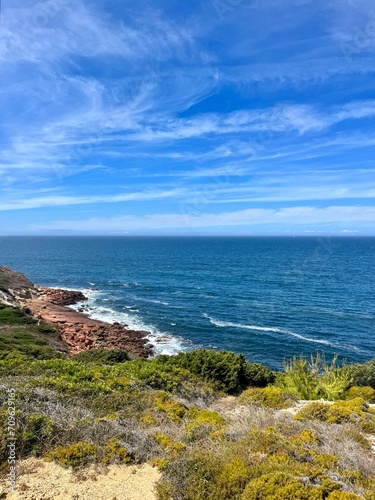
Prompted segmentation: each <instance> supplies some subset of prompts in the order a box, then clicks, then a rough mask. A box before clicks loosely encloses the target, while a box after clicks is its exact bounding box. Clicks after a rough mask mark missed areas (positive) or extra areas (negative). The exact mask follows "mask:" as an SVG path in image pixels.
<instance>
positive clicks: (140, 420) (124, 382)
mask: <svg viewBox="0 0 375 500" xmlns="http://www.w3.org/2000/svg"><path fill="white" fill-rule="evenodd" d="M10 309H11V310H9V308H5V307H3V308H2V309H1V310H2V311H5V312H4V314H5V316H4V318H5V319H6V318H9V321H11V322H12V321H25V322H24V323H13V324H12V325H10V324H8V326H7V325H6V324H5V326H4V323H3V328H2V330H1V333H0V386H1V387H2V388H6V387H9V384H11V385H12V387H13V386H14V387H16V389H17V408H19V410H18V412H17V415H16V419H17V442H18V450H19V456H18V458H23V457H27V456H29V455H36V456H43V457H48V458H49V459H50V460H55V461H57V462H58V463H60V464H62V465H64V466H67V467H68V466H69V467H80V466H85V465H87V464H90V463H106V464H108V463H119V464H120V463H129V462H130V461H135V462H145V461H149V462H150V463H153V464H155V465H157V466H158V467H160V468H161V469H162V471H163V480H162V481H161V482H160V483H159V485H158V498H159V500H167V499H168V500H170V499H172V498H176V499H180V500H203V499H204V500H206V499H207V500H217V499H218V498H220V499H221V498H223V499H226V498H228V499H229V498H230V499H234V500H248V499H252V498H254V499H259V500H261V499H271V498H272V499H276V500H283V499H287V498H288V499H289V498H293V499H297V500H298V499H301V500H303V499H305V498H309V499H310V498H312V499H314V498H316V499H319V500H326V499H329V500H354V499H355V498H360V497H362V498H364V499H366V500H370V498H371V494H370V493H368V492H371V490H372V489H373V488H374V482H371V481H372V479H371V478H370V477H369V476H368V475H367V476H366V468H365V467H362V469H360V468H359V469H358V470H354V471H353V470H349V469H348V467H347V466H344V465H343V457H342V456H340V453H336V452H329V451H327V448H325V436H322V435H321V434H320V433H321V432H322V430H321V428H323V427H324V428H327V429H334V427H332V426H330V425H326V426H325V425H324V424H330V423H336V424H337V425H341V424H344V425H345V435H347V436H349V438H350V439H351V440H352V445H353V447H354V448H355V447H356V448H355V449H356V450H360V451H359V452H358V453H363V454H368V450H369V449H370V448H371V444H370V442H369V440H367V439H366V438H365V437H364V435H363V432H364V431H365V432H371V428H372V426H374V425H375V424H374V415H373V413H371V409H369V407H368V405H367V404H366V403H365V401H364V400H366V401H367V402H370V399H371V398H372V397H373V389H372V388H371V384H367V385H368V387H363V386H361V387H358V386H357V387H353V380H354V376H352V375H353V373H354V372H355V370H359V368H358V365H353V366H354V368H353V366H352V367H346V366H344V367H338V366H336V360H334V361H333V363H331V364H330V365H326V364H325V363H324V360H322V359H321V358H320V357H318V358H313V359H312V360H311V361H310V362H307V361H306V360H304V358H294V360H292V361H290V362H289V363H287V364H286V367H285V368H286V369H285V373H284V374H278V375H277V380H276V385H271V384H272V383H274V382H275V374H274V373H273V372H272V371H271V370H269V369H268V368H266V367H264V366H262V365H259V364H256V363H248V362H247V361H246V360H245V358H244V357H243V356H241V355H236V354H234V353H229V352H216V351H208V350H204V349H202V350H198V351H193V352H189V353H181V354H179V355H177V356H172V357H167V356H160V357H158V358H155V359H152V360H147V361H143V360H129V359H128V356H127V353H124V352H123V351H105V350H94V351H87V352H85V353H82V354H80V355H77V356H75V357H73V358H71V359H68V357H67V356H64V355H61V354H59V353H57V352H56V351H55V350H54V349H53V348H52V347H51V345H52V344H51V341H52V340H53V341H55V342H57V340H58V334H57V332H56V331H55V329H54V328H53V327H51V326H49V325H45V324H40V325H39V324H36V323H35V322H34V323H33V322H30V323H29V322H28V321H29V317H28V315H27V312H24V311H19V310H18V311H17V310H16V311H14V310H13V308H10ZM4 318H3V319H4ZM363 373H366V374H367V375H369V373H370V370H369V369H368V364H366V368H365V370H364V372H362V375H363ZM365 380H369V378H368V377H367V378H365V377H364V378H362V379H361V382H363V381H365ZM223 391H224V392H225V393H227V394H234V395H239V397H238V398H234V397H229V398H228V397H225V398H223V396H224V394H223ZM302 394H304V395H306V396H307V397H308V398H312V397H318V396H319V397H322V396H321V395H322V394H324V397H326V398H330V399H332V400H334V399H337V398H338V396H340V397H341V396H342V397H345V400H339V401H336V402H335V403H334V404H332V405H329V404H326V403H322V402H314V403H312V404H311V405H309V407H307V408H305V410H304V411H301V412H299V414H298V415H297V418H298V419H299V420H298V421H296V420H293V419H291V418H289V419H288V418H286V417H285V419H284V417H283V418H279V417H276V418H275V417H274V415H273V412H271V411H267V412H264V411H262V410H261V409H259V408H255V407H254V408H251V409H250V410H249V409H248V408H246V407H244V406H243V404H242V405H241V404H238V405H237V403H239V402H240V403H241V402H242V403H244V404H252V405H258V406H260V407H264V408H269V409H272V410H278V409H280V408H285V407H288V406H290V405H292V404H293V403H294V401H295V399H296V397H301V395H302ZM307 397H306V399H307ZM5 400H6V398H5V397H3V395H2V394H0V402H2V403H5ZM212 401H214V403H215V404H214V405H211V403H212ZM226 405H228V406H226ZM231 405H233V408H232V407H231ZM21 408H22V411H21V410H20V409H21ZM241 412H243V415H248V414H251V418H254V421H253V420H251V419H250V417H249V421H250V420H251V422H257V423H253V424H249V427H248V428H247V427H245V428H244V425H243V422H242V421H241V418H240V417H238V414H240V415H241ZM257 415H259V420H258V421H257V420H256V418H258V417H256V416H257ZM267 419H268V423H267V424H266V423H265V421H267ZM310 419H317V420H319V421H320V422H322V424H323V425H316V424H311V423H310V422H309V420H310ZM5 422H6V411H5V408H4V407H3V408H0V468H1V467H4V466H5V465H6V459H7V450H6V434H7V429H6V427H5ZM348 423H349V424H351V425H347V424H348ZM246 425H247V424H246ZM310 426H314V427H313V428H314V429H315V430H311V429H310ZM319 429H320V430H319ZM327 432H328V431H327ZM343 434H344V433H343ZM349 434H350V435H349ZM335 439H336V438H335ZM338 439H340V438H338ZM369 439H370V438H369ZM332 440H333V439H331V446H332ZM367 456H369V455H366V457H367ZM356 494H359V495H360V497H358V496H356Z"/></svg>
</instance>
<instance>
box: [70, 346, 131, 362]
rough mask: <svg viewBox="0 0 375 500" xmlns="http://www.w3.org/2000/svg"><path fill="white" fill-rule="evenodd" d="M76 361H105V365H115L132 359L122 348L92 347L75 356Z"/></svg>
mask: <svg viewBox="0 0 375 500" xmlns="http://www.w3.org/2000/svg"><path fill="white" fill-rule="evenodd" d="M74 360H75V361H80V362H82V363H103V364H104V365H114V364H116V363H124V362H125V361H130V356H129V354H128V353H127V352H126V351H122V350H120V349H113V350H108V349H90V350H88V351H83V352H80V353H79V354H77V355H76V356H74Z"/></svg>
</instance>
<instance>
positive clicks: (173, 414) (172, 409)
mask: <svg viewBox="0 0 375 500" xmlns="http://www.w3.org/2000/svg"><path fill="white" fill-rule="evenodd" d="M154 401H155V407H156V408H157V409H158V410H160V411H161V412H163V413H165V414H166V415H167V416H168V418H169V420H171V421H172V422H177V423H178V422H180V421H181V419H182V417H183V416H184V415H185V413H186V407H185V406H183V405H182V404H181V403H179V402H178V401H175V400H174V399H172V398H171V397H170V396H169V394H167V393H165V392H159V393H158V394H156V397H155V399H154Z"/></svg>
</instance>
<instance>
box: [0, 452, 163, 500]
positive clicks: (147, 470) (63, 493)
mask: <svg viewBox="0 0 375 500" xmlns="http://www.w3.org/2000/svg"><path fill="white" fill-rule="evenodd" d="M17 471H18V477H17V493H12V492H9V490H8V485H7V484H6V483H5V481H4V479H1V480H0V498H1V499H3V498H4V499H7V500H16V499H17V500H18V499H22V500H154V499H155V498H156V496H155V493H154V487H155V484H156V483H157V482H158V481H159V479H160V477H161V474H160V472H159V471H158V469H157V468H155V467H152V466H151V465H148V464H143V465H140V466H128V465H111V466H109V467H105V468H104V467H102V468H100V469H98V468H95V467H90V468H87V469H84V470H83V471H80V472H77V473H75V474H73V473H72V471H71V470H70V469H65V468H63V467H61V466H59V465H57V464H55V463H51V462H44V461H43V460H39V459H35V458H30V459H27V460H23V461H21V462H18V464H17Z"/></svg>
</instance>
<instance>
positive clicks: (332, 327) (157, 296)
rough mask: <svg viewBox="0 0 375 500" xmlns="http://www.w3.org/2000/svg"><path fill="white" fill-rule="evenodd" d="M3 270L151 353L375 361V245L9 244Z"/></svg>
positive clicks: (345, 240)
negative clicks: (140, 334) (59, 293)
mask: <svg viewBox="0 0 375 500" xmlns="http://www.w3.org/2000/svg"><path fill="white" fill-rule="evenodd" d="M0 255H1V259H0V260H1V265H6V266H9V267H11V268H13V269H14V270H16V271H20V272H23V273H25V274H26V275H27V276H28V277H29V278H30V279H31V280H32V281H34V282H35V283H37V284H39V285H45V286H50V287H56V288H68V289H76V290H81V291H83V292H84V293H85V295H86V296H87V297H88V299H89V300H88V301H87V302H85V303H81V304H77V305H76V306H73V307H75V308H77V309H81V308H82V307H83V308H84V311H85V312H86V314H88V315H89V316H91V317H93V318H97V319H101V320H104V321H108V322H110V323H112V322H115V321H117V322H121V323H125V324H127V325H128V326H129V327H131V328H133V329H137V330H145V331H147V332H148V338H149V340H150V343H151V344H152V345H153V346H154V351H155V354H161V353H162V354H175V353H178V352H181V351H187V350H191V349H197V348H202V347H204V348H209V349H215V350H222V349H224V350H229V351H234V352H236V353H241V354H244V355H245V356H246V358H247V359H248V360H249V361H254V362H260V363H263V364H265V365H267V366H269V367H271V368H273V369H279V368H281V366H282V362H283V360H284V359H288V358H290V357H292V356H294V355H300V354H302V355H305V356H309V355H311V354H316V352H318V351H319V352H320V353H323V354H324V355H325V357H326V359H327V361H330V359H332V357H333V356H334V355H338V356H339V359H340V360H341V361H343V360H344V359H345V360H346V361H347V362H364V361H367V360H369V359H371V358H373V357H374V356H375V340H374V326H375V305H374V296H375V293H374V292H375V284H374V280H373V279H372V272H373V270H374V267H375V238H374V237H354V236H351V237H321V238H316V237H312V236H306V237H289V236H288V237H283V236H257V237H255V236H236V237H233V236H220V237H219V236H176V237H173V236H145V237H141V236H27V237H22V236H9V237H1V238H0Z"/></svg>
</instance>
